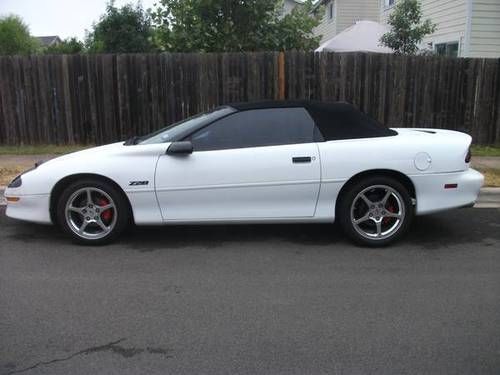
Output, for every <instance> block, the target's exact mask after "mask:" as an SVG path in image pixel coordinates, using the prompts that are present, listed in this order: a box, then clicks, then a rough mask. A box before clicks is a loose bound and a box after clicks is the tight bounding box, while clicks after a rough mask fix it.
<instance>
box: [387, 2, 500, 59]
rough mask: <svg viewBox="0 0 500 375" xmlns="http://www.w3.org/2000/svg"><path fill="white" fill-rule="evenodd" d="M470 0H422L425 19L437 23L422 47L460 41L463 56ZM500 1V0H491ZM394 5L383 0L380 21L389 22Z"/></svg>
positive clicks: (432, 46) (460, 52)
mask: <svg viewBox="0 0 500 375" xmlns="http://www.w3.org/2000/svg"><path fill="white" fill-rule="evenodd" d="M467 1H470V0H422V1H421V3H422V15H423V19H427V18H430V19H431V20H432V22H434V23H435V24H436V31H435V32H434V33H433V34H431V35H429V36H427V37H426V38H425V39H424V40H423V43H422V48H434V46H435V45H436V44H440V43H449V42H458V43H459V50H458V53H459V56H463V55H464V52H465V50H466V48H465V45H464V43H465V34H466V33H465V30H466V23H467V5H466V2H467ZM491 1H500V0H491ZM393 8H394V6H391V7H390V8H386V7H385V6H384V0H381V6H380V9H381V12H380V22H381V23H383V24H386V23H387V19H388V17H389V14H390V13H391V12H392V10H393Z"/></svg>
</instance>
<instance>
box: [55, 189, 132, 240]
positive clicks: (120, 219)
mask: <svg viewBox="0 0 500 375" xmlns="http://www.w3.org/2000/svg"><path fill="white" fill-rule="evenodd" d="M87 187H92V188H97V189H101V190H103V191H105V192H106V193H107V194H109V196H110V197H111V199H113V201H114V203H115V215H117V218H116V224H115V227H114V228H113V230H112V231H111V232H110V233H109V234H108V235H106V236H105V237H102V238H99V239H95V240H90V239H85V238H81V237H79V236H78V235H77V234H76V233H74V232H73V231H72V230H71V228H70V227H69V225H68V223H67V222H66V212H65V209H66V203H67V201H68V199H69V198H70V196H71V194H73V193H74V192H75V191H77V190H79V189H83V188H87ZM129 218H130V214H129V209H128V204H127V202H126V200H125V199H124V197H123V195H122V194H121V193H120V192H119V191H118V190H117V189H116V188H115V187H114V186H113V185H112V184H110V183H107V182H105V181H99V180H93V179H86V180H81V181H77V182H74V183H72V184H70V185H68V186H67V187H66V188H65V189H64V190H63V192H62V194H61V196H60V197H58V198H57V206H56V219H57V224H58V226H59V227H60V228H61V229H62V231H63V232H64V233H65V234H67V235H68V236H70V237H71V238H72V239H73V241H74V242H76V243H78V244H82V245H105V244H108V243H110V242H112V241H114V240H115V239H116V238H117V237H118V236H119V235H120V234H121V233H122V232H123V231H124V230H125V228H126V227H127V225H128V224H129Z"/></svg>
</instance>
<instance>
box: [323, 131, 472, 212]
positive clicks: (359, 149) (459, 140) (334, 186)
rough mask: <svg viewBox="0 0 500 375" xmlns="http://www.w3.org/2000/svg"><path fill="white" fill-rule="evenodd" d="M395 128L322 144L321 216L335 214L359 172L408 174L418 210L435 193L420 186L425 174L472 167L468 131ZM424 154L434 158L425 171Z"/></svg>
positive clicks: (450, 171)
mask: <svg viewBox="0 0 500 375" xmlns="http://www.w3.org/2000/svg"><path fill="white" fill-rule="evenodd" d="M394 130H396V131H397V132H398V135H396V136H391V137H380V138H364V139H353V140H339V141H329V142H322V143H318V148H319V154H320V158H321V191H320V196H319V199H318V206H317V211H316V216H317V217H318V219H319V218H326V217H331V216H332V215H334V213H335V201H336V197H337V196H338V194H339V192H340V190H341V189H342V187H343V186H344V185H345V184H346V183H347V182H348V181H349V180H350V179H351V178H353V177H354V176H356V175H357V174H359V173H362V172H366V171H370V170H377V169H386V170H392V171H397V172H400V173H403V174H405V175H406V176H408V177H409V178H410V180H412V182H413V184H414V186H415V190H416V195H417V196H416V198H417V211H418V204H419V203H418V202H419V200H420V201H421V202H425V201H426V200H428V199H429V198H430V197H431V196H432V195H433V193H434V192H433V190H432V189H430V190H429V189H428V188H424V186H423V185H422V188H420V177H421V176H427V177H431V176H434V175H439V174H448V173H453V172H461V171H465V170H466V169H468V164H467V163H466V162H465V156H466V154H467V150H468V147H469V145H470V142H471V137H470V136H468V135H467V134H463V133H459V132H455V131H448V130H435V129H425V131H433V132H435V133H434V134H430V133H426V132H422V131H419V129H394ZM421 153H425V154H427V155H428V156H429V159H430V161H431V162H430V165H429V167H428V168H427V169H425V170H419V169H417V167H416V165H415V159H416V156H417V155H418V154H421ZM431 178H432V177H431ZM436 193H438V191H436Z"/></svg>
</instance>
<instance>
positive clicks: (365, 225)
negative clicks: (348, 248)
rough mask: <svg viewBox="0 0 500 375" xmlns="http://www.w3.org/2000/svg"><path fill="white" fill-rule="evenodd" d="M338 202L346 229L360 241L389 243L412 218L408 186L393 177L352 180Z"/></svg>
mask: <svg viewBox="0 0 500 375" xmlns="http://www.w3.org/2000/svg"><path fill="white" fill-rule="evenodd" d="M339 205H340V206H339V210H338V214H339V216H340V217H339V221H340V224H341V226H342V228H343V230H344V232H345V233H346V234H347V235H348V236H349V237H350V238H351V239H353V240H354V241H355V242H357V243H359V244H361V245H367V246H384V245H388V244H389V243H391V242H393V241H395V240H397V239H398V238H400V237H401V236H402V235H403V234H404V233H405V232H406V231H407V230H408V227H409V226H410V223H411V220H412V218H413V205H412V202H411V197H410V195H409V193H408V191H407V189H406V188H405V187H404V186H403V185H402V184H401V183H400V182H399V181H397V180H395V179H393V178H390V177H370V178H366V179H364V180H361V181H359V182H357V183H355V184H353V185H352V186H351V187H349V188H348V190H347V191H346V193H345V194H344V195H343V197H342V198H341V201H340V202H339Z"/></svg>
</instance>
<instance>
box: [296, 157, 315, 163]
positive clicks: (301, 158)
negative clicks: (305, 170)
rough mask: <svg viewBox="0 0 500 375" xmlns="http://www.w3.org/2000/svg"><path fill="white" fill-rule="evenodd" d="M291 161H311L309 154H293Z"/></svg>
mask: <svg viewBox="0 0 500 375" xmlns="http://www.w3.org/2000/svg"><path fill="white" fill-rule="evenodd" d="M292 162H293V163H310V162H311V157H310V156H294V157H293V158H292Z"/></svg>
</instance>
